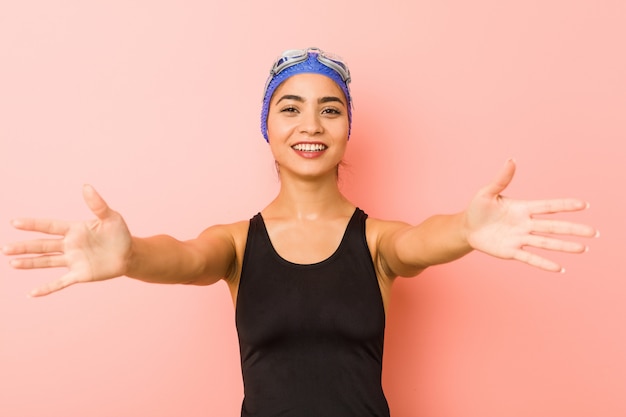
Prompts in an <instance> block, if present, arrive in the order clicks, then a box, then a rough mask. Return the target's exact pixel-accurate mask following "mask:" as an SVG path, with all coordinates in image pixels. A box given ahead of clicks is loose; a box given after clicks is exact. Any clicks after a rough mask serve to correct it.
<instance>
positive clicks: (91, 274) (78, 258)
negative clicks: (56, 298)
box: [2, 185, 132, 297]
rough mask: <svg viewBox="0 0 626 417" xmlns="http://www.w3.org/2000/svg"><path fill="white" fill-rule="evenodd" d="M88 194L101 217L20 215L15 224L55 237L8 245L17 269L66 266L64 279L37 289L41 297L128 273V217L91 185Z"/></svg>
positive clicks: (90, 204)
mask: <svg viewBox="0 0 626 417" xmlns="http://www.w3.org/2000/svg"><path fill="white" fill-rule="evenodd" d="M83 197H84V199H85V203H87V206H88V207H89V209H90V210H91V211H92V212H93V214H95V216H96V218H95V219H93V220H89V221H83V222H69V221H60V220H44V219H30V218H28V219H17V220H13V221H12V225H13V227H15V228H16V229H20V230H25V231H31V232H41V233H46V234H49V235H53V236H58V237H55V238H52V237H51V238H47V239H34V240H28V241H24V242H16V243H11V244H8V245H5V246H4V247H3V248H2V252H3V253H4V254H5V255H9V256H15V255H26V256H23V257H17V258H13V259H11V261H10V264H11V266H12V267H13V268H16V269H36V268H55V267H66V268H68V271H67V273H66V274H65V275H63V276H62V277H61V278H59V279H57V280H56V281H53V282H50V283H48V284H46V285H43V286H41V287H39V288H36V289H34V290H33V291H32V292H31V293H30V296H32V297H39V296H43V295H48V294H50V293H53V292H55V291H59V290H61V289H63V288H65V287H68V286H70V285H72V284H76V283H80V282H93V281H103V280H106V279H110V278H114V277H118V276H121V275H124V274H126V272H127V268H128V264H129V261H130V256H131V253H132V251H131V247H132V237H131V235H130V232H129V230H128V227H127V226H126V223H125V222H124V219H123V218H122V216H121V215H120V214H119V213H117V212H116V211H114V210H111V209H110V208H109V206H108V205H107V204H106V202H105V201H104V200H103V199H102V197H100V195H99V194H98V193H97V192H96V190H95V189H94V188H93V187H91V186H90V185H85V186H84V187H83Z"/></svg>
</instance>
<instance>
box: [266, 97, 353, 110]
mask: <svg viewBox="0 0 626 417" xmlns="http://www.w3.org/2000/svg"><path fill="white" fill-rule="evenodd" d="M283 100H294V101H298V102H300V103H304V102H305V101H306V100H305V99H304V98H303V97H302V96H297V95H295V94H285V95H284V96H282V97H281V98H280V99H278V101H277V102H276V104H278V103H280V102H281V101H283ZM317 102H318V103H320V104H324V103H332V102H339V103H341V104H343V106H344V107H345V103H344V102H343V100H342V99H340V98H339V97H335V96H326V97H321V98H319V99H318V100H317Z"/></svg>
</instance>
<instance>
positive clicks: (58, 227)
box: [11, 218, 70, 235]
mask: <svg viewBox="0 0 626 417" xmlns="http://www.w3.org/2000/svg"><path fill="white" fill-rule="evenodd" d="M11 225H12V226H13V227H15V228H16V229H19V230H24V231H27V232H41V233H47V234H49V235H65V234H66V233H67V231H68V230H69V229H70V223H69V222H66V221H62V220H51V219H32V218H23V219H15V220H12V221H11Z"/></svg>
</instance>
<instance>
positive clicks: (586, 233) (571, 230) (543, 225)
mask: <svg viewBox="0 0 626 417" xmlns="http://www.w3.org/2000/svg"><path fill="white" fill-rule="evenodd" d="M531 227H532V230H531V232H532V233H548V234H556V235H569V236H580V237H594V236H596V235H597V233H598V232H597V230H596V229H595V228H594V227H591V226H589V225H587V224H582V223H572V222H566V221H559V220H544V219H533V221H532V225H531Z"/></svg>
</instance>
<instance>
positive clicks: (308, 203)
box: [263, 173, 354, 220]
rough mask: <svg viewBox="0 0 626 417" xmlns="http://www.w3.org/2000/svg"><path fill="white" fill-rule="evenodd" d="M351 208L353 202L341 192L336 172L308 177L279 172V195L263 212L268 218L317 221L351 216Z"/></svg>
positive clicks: (352, 208) (352, 207)
mask: <svg viewBox="0 0 626 417" xmlns="http://www.w3.org/2000/svg"><path fill="white" fill-rule="evenodd" d="M353 210H354V206H353V205H352V203H350V202H349V201H348V200H347V199H346V198H345V197H344V196H343V194H341V191H340V190H339V185H338V184H337V177H336V175H335V174H332V175H328V176H325V177H323V178H315V179H312V180H308V179H302V178H293V177H291V176H289V175H286V174H284V173H282V174H281V187H280V191H279V193H278V196H277V197H276V198H275V199H274V201H272V202H271V203H270V204H269V206H267V207H266V208H265V210H263V211H264V215H266V216H268V217H289V218H295V219H298V220H317V219H319V218H323V217H330V216H337V215H350V214H352V211H353Z"/></svg>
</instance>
